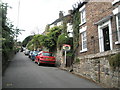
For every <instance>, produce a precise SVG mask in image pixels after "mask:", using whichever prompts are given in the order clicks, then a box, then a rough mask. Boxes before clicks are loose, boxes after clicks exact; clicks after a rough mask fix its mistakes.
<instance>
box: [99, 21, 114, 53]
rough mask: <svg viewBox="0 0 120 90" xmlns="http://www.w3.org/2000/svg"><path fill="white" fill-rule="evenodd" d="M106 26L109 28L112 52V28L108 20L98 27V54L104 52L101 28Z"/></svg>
mask: <svg viewBox="0 0 120 90" xmlns="http://www.w3.org/2000/svg"><path fill="white" fill-rule="evenodd" d="M106 26H108V27H109V39H110V50H113V44H112V27H111V21H110V20H108V21H106V22H105V23H103V24H101V25H98V35H99V50H100V52H104V40H103V28H104V27H106Z"/></svg>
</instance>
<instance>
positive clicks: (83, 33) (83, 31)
mask: <svg viewBox="0 0 120 90" xmlns="http://www.w3.org/2000/svg"><path fill="white" fill-rule="evenodd" d="M86 29H87V26H85V27H83V28H82V29H80V34H81V42H82V47H81V49H82V50H81V51H80V52H86V51H87V34H86Z"/></svg>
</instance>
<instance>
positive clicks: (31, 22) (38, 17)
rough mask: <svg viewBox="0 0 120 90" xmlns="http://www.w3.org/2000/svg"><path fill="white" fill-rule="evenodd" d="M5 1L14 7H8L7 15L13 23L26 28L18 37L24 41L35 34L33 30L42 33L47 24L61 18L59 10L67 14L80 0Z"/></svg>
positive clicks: (20, 27) (4, 0)
mask: <svg viewBox="0 0 120 90" xmlns="http://www.w3.org/2000/svg"><path fill="white" fill-rule="evenodd" d="M19 1H20V4H19ZM3 2H6V3H8V5H9V6H11V7H12V8H11V9H8V14H7V17H8V18H9V19H10V21H11V22H12V23H13V25H14V26H15V27H18V28H19V29H22V30H25V31H22V32H21V33H22V34H21V35H19V37H18V41H23V40H24V39H25V38H26V37H27V36H29V35H33V32H34V33H36V34H38V33H39V34H41V33H42V32H43V31H44V30H45V26H46V25H47V24H50V23H52V22H53V21H54V20H56V19H57V18H59V11H63V12H64V14H65V15H66V14H67V13H68V10H70V9H72V5H74V4H75V3H77V2H79V0H3ZM19 5H20V6H19ZM18 6H19V9H18ZM18 11H19V14H18Z"/></svg>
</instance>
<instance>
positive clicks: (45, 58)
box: [35, 51, 56, 65]
mask: <svg viewBox="0 0 120 90" xmlns="http://www.w3.org/2000/svg"><path fill="white" fill-rule="evenodd" d="M35 62H36V63H37V64H38V65H40V64H41V63H44V64H52V65H55V63H56V59H55V57H54V55H53V53H52V52H47V51H41V52H39V53H38V54H37V55H36V57H35Z"/></svg>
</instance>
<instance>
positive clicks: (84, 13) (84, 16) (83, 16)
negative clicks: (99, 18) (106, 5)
mask: <svg viewBox="0 0 120 90" xmlns="http://www.w3.org/2000/svg"><path fill="white" fill-rule="evenodd" d="M85 22H86V12H85V9H83V10H82V11H81V24H83V23H85Z"/></svg>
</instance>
